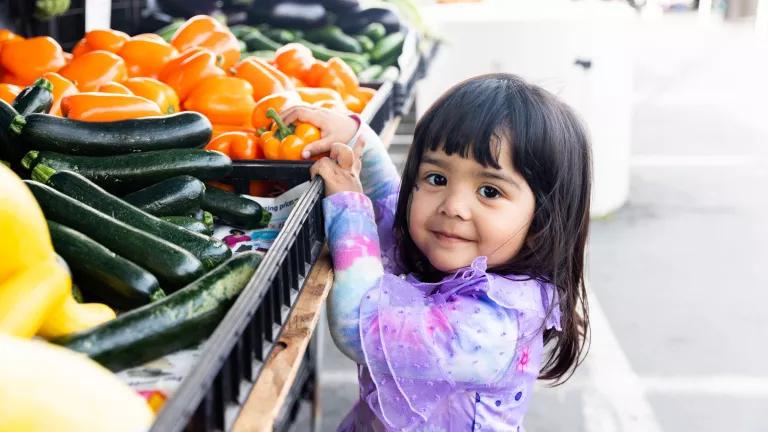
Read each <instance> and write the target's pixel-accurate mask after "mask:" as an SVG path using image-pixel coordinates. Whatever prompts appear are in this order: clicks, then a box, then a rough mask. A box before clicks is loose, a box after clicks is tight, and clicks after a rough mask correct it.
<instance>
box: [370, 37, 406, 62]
mask: <svg viewBox="0 0 768 432" xmlns="http://www.w3.org/2000/svg"><path fill="white" fill-rule="evenodd" d="M404 43H405V35H404V34H403V33H399V32H398V33H392V34H389V35H387V36H384V38H382V39H381V40H379V41H378V42H376V46H374V47H373V51H371V60H372V61H373V62H376V63H379V61H380V60H383V59H385V58H389V57H392V56H396V55H397V56H399V55H400V53H401V52H402V50H403V44H404Z"/></svg>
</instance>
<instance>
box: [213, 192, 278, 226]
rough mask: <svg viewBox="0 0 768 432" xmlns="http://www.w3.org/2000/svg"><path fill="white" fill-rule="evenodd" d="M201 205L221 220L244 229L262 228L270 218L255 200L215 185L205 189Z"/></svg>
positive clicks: (269, 214) (270, 215) (268, 213)
mask: <svg viewBox="0 0 768 432" xmlns="http://www.w3.org/2000/svg"><path fill="white" fill-rule="evenodd" d="M202 207H203V210H207V211H209V212H211V213H213V215H214V216H216V217H218V218H219V219H221V221H222V222H224V223H226V224H228V225H234V226H236V227H240V228H245V229H253V228H263V227H265V226H267V224H269V221H270V219H272V214H271V213H270V212H268V211H267V210H265V209H264V208H263V207H262V206H261V205H260V204H259V203H257V202H256V201H254V200H250V199H248V198H244V197H242V196H240V195H238V194H234V193H232V192H227V191H224V190H221V189H218V188H215V187H209V188H208V189H206V190H205V195H204V196H203V204H202Z"/></svg>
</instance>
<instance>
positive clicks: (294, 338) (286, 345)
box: [232, 246, 333, 432]
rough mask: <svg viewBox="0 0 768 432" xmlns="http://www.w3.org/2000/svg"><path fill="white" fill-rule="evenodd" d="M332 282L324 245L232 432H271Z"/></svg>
mask: <svg viewBox="0 0 768 432" xmlns="http://www.w3.org/2000/svg"><path fill="white" fill-rule="evenodd" d="M332 282H333V268H332V266H331V257H330V254H329V252H328V247H327V246H324V247H323V250H322V251H321V252H320V256H319V257H318V259H317V263H315V265H314V267H313V268H312V272H311V273H310V274H309V276H308V278H307V281H306V283H305V285H304V289H303V290H302V292H301V294H299V297H298V298H297V299H296V305H295V306H294V308H293V311H292V312H291V315H290V316H289V317H288V322H287V324H286V325H285V327H284V328H283V332H282V335H281V336H280V339H279V341H278V342H277V343H276V344H275V348H274V349H273V351H272V354H271V355H270V356H269V359H267V362H266V363H265V364H264V367H263V368H262V370H261V374H260V375H259V378H258V380H257V381H256V383H255V384H254V386H253V389H252V390H251V393H250V394H249V395H248V399H247V400H246V402H245V404H244V405H243V408H242V410H241V411H240V415H239V416H238V418H237V420H236V421H235V424H234V426H233V428H232V430H233V431H234V432H272V430H273V429H274V424H275V421H276V419H277V417H278V415H279V413H280V409H281V408H282V406H283V404H284V403H285V399H286V397H287V396H288V393H289V391H290V389H291V386H292V385H293V382H294V381H295V379H296V374H297V373H298V371H299V368H300V366H301V362H302V360H303V359H304V354H305V352H306V351H307V347H308V346H309V342H310V339H311V338H312V333H313V332H314V331H315V329H316V328H317V323H318V320H319V319H320V313H321V311H322V307H323V305H324V303H325V299H326V297H328V292H329V291H330V290H331V285H332Z"/></svg>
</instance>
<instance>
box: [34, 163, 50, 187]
mask: <svg viewBox="0 0 768 432" xmlns="http://www.w3.org/2000/svg"><path fill="white" fill-rule="evenodd" d="M54 174H56V170H55V169H53V168H51V167H49V166H48V165H45V164H37V165H35V168H34V169H33V170H32V180H34V181H38V182H40V183H48V179H49V178H51V176H52V175H54Z"/></svg>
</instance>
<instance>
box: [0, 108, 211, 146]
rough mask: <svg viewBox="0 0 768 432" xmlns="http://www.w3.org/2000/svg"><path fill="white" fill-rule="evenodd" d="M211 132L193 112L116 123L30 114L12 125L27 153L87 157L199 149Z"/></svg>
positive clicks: (204, 119) (207, 124) (197, 114)
mask: <svg viewBox="0 0 768 432" xmlns="http://www.w3.org/2000/svg"><path fill="white" fill-rule="evenodd" d="M212 130H213V129H212V126H211V122H210V121H209V120H208V119H207V118H206V117H205V116H203V115H202V114H200V113H197V112H193V111H185V112H180V113H177V114H171V115H167V116H158V117H144V118H137V119H128V120H119V121H113V122H85V121H79V120H70V119H66V118H63V117H56V116H52V115H48V114H30V115H28V116H26V117H23V116H17V117H16V118H15V119H14V120H13V123H12V124H11V131H12V132H13V133H14V134H16V135H18V137H19V140H20V141H21V143H22V144H23V145H24V146H25V148H26V149H27V150H50V151H56V152H61V153H67V154H78V155H88V156H106V155H117V154H125V153H134V152H144V151H152V150H166V149H178V148H190V149H191V148H200V147H204V146H205V145H206V144H207V143H208V141H210V139H211V131H212Z"/></svg>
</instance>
